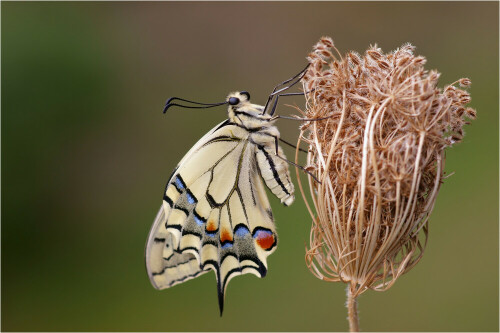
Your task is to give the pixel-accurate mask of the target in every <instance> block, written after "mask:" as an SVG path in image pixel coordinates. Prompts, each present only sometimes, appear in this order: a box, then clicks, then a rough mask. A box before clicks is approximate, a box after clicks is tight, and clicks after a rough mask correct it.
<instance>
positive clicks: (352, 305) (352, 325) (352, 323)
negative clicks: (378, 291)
mask: <svg viewBox="0 0 500 333" xmlns="http://www.w3.org/2000/svg"><path fill="white" fill-rule="evenodd" d="M346 289H347V314H348V318H349V331H350V332H359V319H358V304H357V300H356V296H354V294H353V291H354V289H355V286H353V285H350V286H347V288H346Z"/></svg>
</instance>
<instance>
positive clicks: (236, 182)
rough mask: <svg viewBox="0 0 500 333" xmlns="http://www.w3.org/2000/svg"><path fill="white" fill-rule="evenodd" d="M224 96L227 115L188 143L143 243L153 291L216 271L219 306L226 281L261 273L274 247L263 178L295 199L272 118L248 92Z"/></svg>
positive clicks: (288, 201) (287, 198)
mask: <svg viewBox="0 0 500 333" xmlns="http://www.w3.org/2000/svg"><path fill="white" fill-rule="evenodd" d="M227 100H228V103H229V107H228V119H227V120H225V121H224V122H222V123H220V124H219V125H217V126H216V127H215V128H214V129H212V130H211V131H210V132H208V133H207V134H206V135H205V136H204V137H202V138H201V139H200V140H199V141H198V142H197V143H196V144H195V145H194V146H193V148H192V149H191V150H190V151H189V152H188V153H187V154H186V156H185V157H184V158H183V159H182V160H181V162H180V163H179V164H178V166H177V167H176V169H175V170H174V172H173V173H172V175H171V177H170V179H169V180H168V182H167V186H166V188H165V192H164V196H163V204H162V206H161V208H160V210H159V212H158V215H157V217H156V219H155V222H154V224H153V227H152V229H151V231H150V235H149V237H148V242H147V246H146V267H147V271H148V275H149V278H150V280H151V283H152V284H153V286H154V287H155V288H157V289H165V288H169V287H172V286H174V285H176V284H179V283H182V282H184V281H187V280H189V279H192V278H195V277H197V276H199V275H201V274H204V273H206V272H207V271H209V270H214V271H215V274H216V278H217V289H218V295H219V305H220V308H221V312H222V306H223V300H224V293H225V289H226V286H227V284H228V282H229V280H230V279H231V278H232V277H234V276H237V275H241V274H246V273H252V274H254V275H256V276H259V277H264V276H265V275H266V273H267V261H266V258H267V256H268V255H270V254H271V253H272V252H274V250H275V249H276V245H277V235H276V228H275V224H274V220H273V216H272V212H271V207H270V205H269V201H268V199H267V196H266V192H265V189H264V184H265V185H266V186H267V187H268V188H269V189H270V190H271V192H272V193H273V194H274V195H275V196H276V197H277V198H278V199H280V200H281V202H282V203H283V204H285V205H290V204H291V203H292V202H293V200H294V196H293V193H294V187H293V184H292V182H291V180H290V174H289V171H288V165H287V163H286V159H285V157H284V153H283V151H282V149H281V147H280V146H279V145H278V140H279V131H278V129H277V128H276V127H275V126H274V120H273V118H272V116H270V115H268V114H266V113H265V112H264V107H263V106H260V105H256V104H251V103H250V102H249V95H248V93H244V92H241V93H238V92H236V93H231V94H230V95H229V96H228V99H227ZM236 101H237V102H238V103H233V102H236Z"/></svg>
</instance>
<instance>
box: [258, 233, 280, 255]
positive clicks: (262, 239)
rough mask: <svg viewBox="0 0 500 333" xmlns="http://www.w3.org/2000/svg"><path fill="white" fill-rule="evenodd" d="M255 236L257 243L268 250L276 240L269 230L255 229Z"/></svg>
mask: <svg viewBox="0 0 500 333" xmlns="http://www.w3.org/2000/svg"><path fill="white" fill-rule="evenodd" d="M255 238H256V239H257V244H259V246H260V247H261V248H262V249H264V250H269V249H270V248H272V247H273V245H274V243H275V242H276V240H275V239H274V234H273V233H272V232H271V231H267V230H259V231H257V234H256V235H255Z"/></svg>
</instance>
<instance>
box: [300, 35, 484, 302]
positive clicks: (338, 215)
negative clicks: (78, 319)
mask: <svg viewBox="0 0 500 333" xmlns="http://www.w3.org/2000/svg"><path fill="white" fill-rule="evenodd" d="M308 60H309V62H310V66H309V69H308V71H307V73H306V75H305V77H304V79H303V85H304V90H305V91H309V92H310V93H308V94H306V95H307V103H306V110H304V111H303V113H304V115H305V117H307V118H316V119H317V118H326V119H323V120H318V121H311V122H307V123H305V124H304V125H303V126H302V127H301V130H302V131H301V138H300V139H301V140H303V141H305V142H306V143H308V144H309V153H308V157H307V158H308V170H310V171H311V172H312V173H313V174H314V175H315V176H316V177H317V178H318V179H319V180H320V181H321V183H318V182H316V181H314V180H313V179H312V178H311V177H309V187H310V191H311V194H312V198H313V203H314V208H315V212H314V211H313V210H312V209H311V208H310V207H309V206H308V208H309V212H310V214H311V216H312V217H313V225H312V229H311V235H310V248H309V249H308V251H307V254H306V262H307V265H308V267H309V269H310V270H311V272H312V273H313V274H314V275H315V276H316V277H318V278H320V279H322V280H327V281H343V282H348V283H349V285H350V287H349V288H350V292H351V294H352V297H354V298H355V297H356V296H358V295H359V294H361V293H362V292H364V291H366V290H367V289H375V290H385V289H387V288H389V287H390V286H392V284H393V283H394V282H395V281H396V279H397V278H398V277H399V276H401V275H402V274H403V273H405V272H407V271H408V270H410V269H411V268H412V267H413V266H414V265H415V264H416V263H417V262H418V261H419V260H420V258H421V257H422V255H423V252H424V249H425V246H426V242H427V235H428V227H427V222H428V218H429V214H430V213H431V211H432V209H433V207H434V203H435V201H436V196H437V194H438V191H439V188H440V185H441V183H442V178H443V171H444V162H445V161H444V149H445V148H446V147H449V146H451V145H453V144H454V143H456V142H459V141H461V140H462V138H463V135H464V132H463V129H462V128H463V126H464V124H466V117H467V118H470V119H474V118H475V117H476V112H475V110H473V109H471V108H468V107H465V104H467V103H469V102H470V96H469V94H468V93H467V92H466V91H464V90H461V89H459V88H457V87H456V86H455V85H457V84H458V85H460V87H468V86H470V80H469V79H460V80H458V81H457V82H455V83H453V84H451V85H449V86H447V87H446V88H444V90H441V89H439V88H437V83H438V79H439V76H440V74H439V73H438V72H437V71H432V70H431V71H427V70H425V69H424V64H425V63H426V59H425V57H422V56H415V55H414V47H413V46H412V45H410V44H406V45H403V46H402V47H401V48H399V49H397V50H395V51H393V52H391V53H388V54H385V53H383V52H382V50H381V49H380V48H378V47H377V46H376V45H375V46H372V47H370V48H369V49H368V50H367V51H366V52H365V54H364V55H360V54H357V53H355V52H350V53H348V54H347V55H345V56H343V57H342V56H341V55H340V53H339V52H338V50H337V49H336V48H335V46H334V43H333V41H332V40H331V39H330V38H328V37H323V38H321V40H320V41H319V42H318V43H317V44H316V45H315V46H314V49H313V51H312V53H311V54H309V56H308ZM299 186H300V187H301V188H302V185H301V184H300V183H299ZM302 193H303V191H302ZM303 194H304V193H303ZM304 199H305V196H304Z"/></svg>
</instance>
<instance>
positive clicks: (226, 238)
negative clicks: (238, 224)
mask: <svg viewBox="0 0 500 333" xmlns="http://www.w3.org/2000/svg"><path fill="white" fill-rule="evenodd" d="M225 241H230V242H232V241H233V237H232V236H231V234H230V233H229V231H228V230H227V229H222V231H221V233H220V242H221V243H224V242H225Z"/></svg>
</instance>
